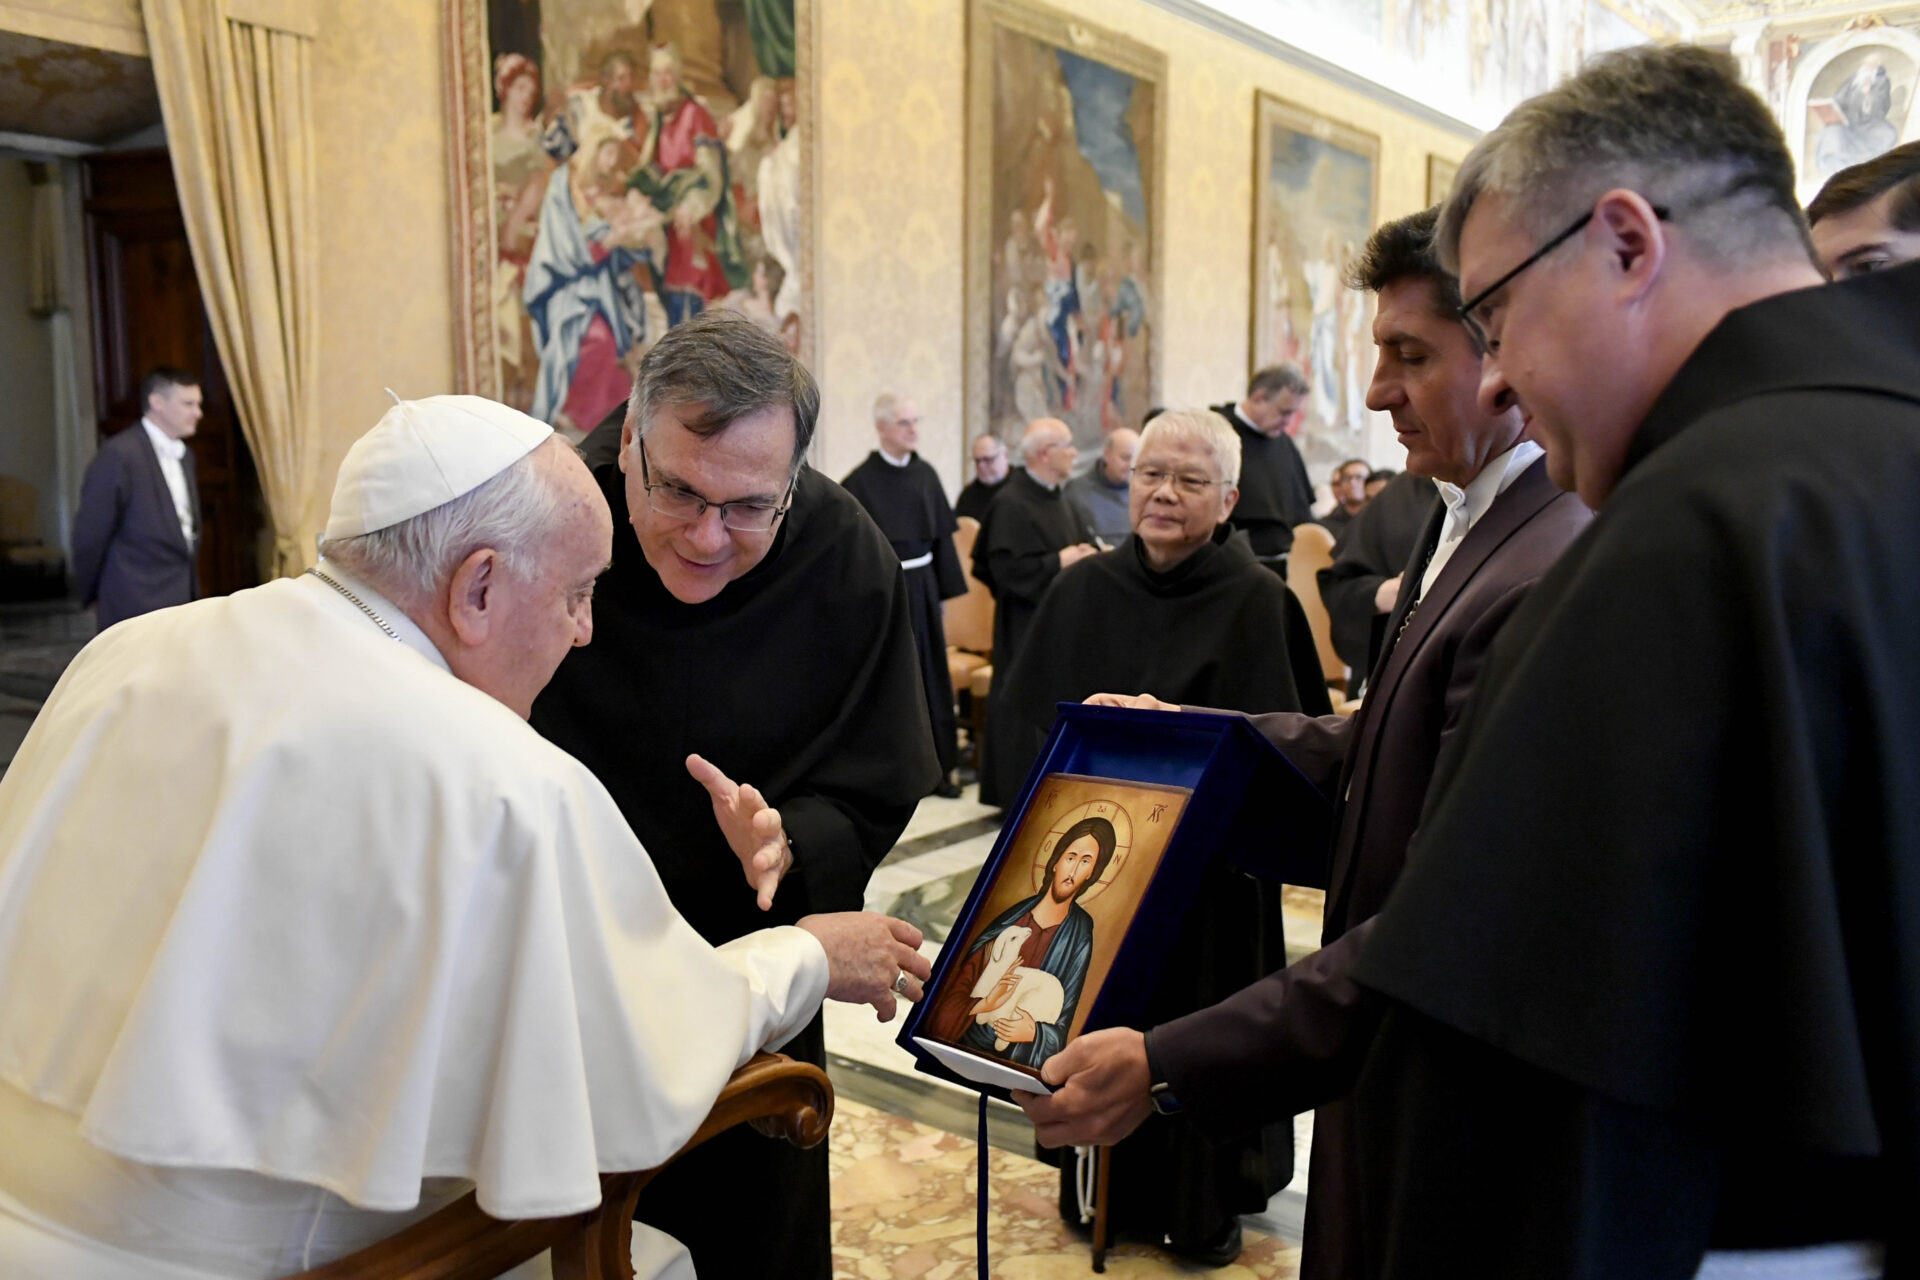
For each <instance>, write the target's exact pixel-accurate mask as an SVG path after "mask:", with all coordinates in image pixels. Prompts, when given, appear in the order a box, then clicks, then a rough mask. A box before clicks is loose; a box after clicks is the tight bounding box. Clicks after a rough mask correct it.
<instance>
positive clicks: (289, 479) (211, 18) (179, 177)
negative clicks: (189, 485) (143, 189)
mask: <svg viewBox="0 0 1920 1280" xmlns="http://www.w3.org/2000/svg"><path fill="white" fill-rule="evenodd" d="M141 9H142V13H143V16H144V18H145V22H146V28H147V45H148V49H149V51H150V53H151V54H152V58H153V76H154V80H155V81H156V82H157V83H158V85H159V87H160V109H161V113H162V114H163V116H164V117H165V119H166V126H167V145H168V148H169V149H170V151H171V152H172V157H173V174H174V182H175V184H176V185H177V186H178V187H179V189H180V209H181V212H182V213H183V214H184V215H185V218H186V224H187V242H188V243H189V244H190V245H191V246H192V249H193V263H194V271H195V274H196V275H197V276H198V278H199V281H200V292H201V295H202V296H203V298H204V299H205V302H206V308H207V315H208V317H209V318H210V320H211V322H212V328H213V335H214V341H215V343H216V344H217V345H218V347H219V349H220V359H221V362H222V363H223V364H224V365H225V366H226V371H227V380H228V382H229V383H230V384H231V386H232V388H233V397H234V403H235V405H236V407H237V408H238V409H239V412H240V425H241V429H242V430H243V431H244V432H245V433H246V438H247V444H248V446H249V447H251V448H252V450H253V459H254V464H255V467H256V469H257V470H258V471H259V475H260V488H261V490H262V492H263V494H264V496H265V498H266V503H267V514H268V517H269V519H270V520H271V522H272V524H273V560H272V565H271V568H272V571H273V573H274V574H275V575H276V576H282V575H290V574H296V573H299V572H301V571H302V570H303V569H305V568H306V567H307V566H308V565H310V564H312V563H313V561H314V558H315V551H314V532H315V531H314V530H313V529H310V528H307V527H304V524H305V521H306V509H307V506H308V499H309V497H310V496H311V494H312V493H313V490H314V487H315V483H316V479H317V477H316V475H315V472H316V470H317V469H318V465H319V461H318V460H319V443H320V442H319V422H318V417H319V413H318V409H317V405H318V396H317V391H318V388H317V386H316V383H315V370H316V367H317V359H316V356H317V351H318V342H317V332H316V328H317V324H318V317H319V300H318V296H317V290H318V283H319V281H318V274H319V264H318V257H317V254H316V252H315V247H314V237H315V234H316V232H317V226H316V215H315V185H314V146H313V118H312V106H311V101H312V99H311V92H310V87H309V83H310V71H311V66H312V59H313V49H312V46H313V39H312V37H313V35H314V31H313V27H312V22H311V17H312V14H311V10H310V9H309V8H308V6H307V5H305V4H303V3H300V2H299V0H269V2H263V0H145V2H144V3H143V4H142V5H141Z"/></svg>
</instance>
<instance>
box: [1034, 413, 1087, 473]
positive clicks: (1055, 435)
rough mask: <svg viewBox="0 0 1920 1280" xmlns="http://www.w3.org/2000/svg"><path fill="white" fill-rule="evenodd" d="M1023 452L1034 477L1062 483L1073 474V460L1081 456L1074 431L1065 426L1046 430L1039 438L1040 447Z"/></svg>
mask: <svg viewBox="0 0 1920 1280" xmlns="http://www.w3.org/2000/svg"><path fill="white" fill-rule="evenodd" d="M1023 452H1025V454H1026V459H1027V470H1028V471H1029V472H1030V473H1032V475H1033V478H1034V479H1036V480H1044V481H1045V482H1046V483H1048V484H1060V483H1062V482H1063V481H1065V480H1066V479H1067V477H1068V476H1071V475H1072V474H1073V461H1074V459H1075V458H1078V457H1079V456H1080V450H1079V449H1077V448H1075V447H1074V443H1073V433H1072V432H1071V431H1068V430H1067V429H1066V427H1065V426H1060V427H1057V428H1055V429H1053V430H1050V431H1048V432H1046V433H1045V434H1043V435H1042V436H1041V437H1040V438H1039V447H1038V448H1035V449H1027V450H1023Z"/></svg>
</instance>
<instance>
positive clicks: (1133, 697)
mask: <svg viewBox="0 0 1920 1280" xmlns="http://www.w3.org/2000/svg"><path fill="white" fill-rule="evenodd" d="M1087 705H1088V706H1090V707H1131V708H1133V709H1134V710H1135V711H1178V710H1179V709H1180V704H1179V703H1177V702H1162V701H1160V699H1158V698H1156V697H1154V696H1153V695H1152V694H1150V693H1096V694H1094V695H1093V696H1092V697H1091V698H1088V699H1087Z"/></svg>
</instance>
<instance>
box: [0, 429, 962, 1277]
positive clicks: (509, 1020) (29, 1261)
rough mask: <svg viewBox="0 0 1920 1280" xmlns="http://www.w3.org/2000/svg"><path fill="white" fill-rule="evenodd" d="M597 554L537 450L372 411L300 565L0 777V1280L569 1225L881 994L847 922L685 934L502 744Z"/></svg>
mask: <svg viewBox="0 0 1920 1280" xmlns="http://www.w3.org/2000/svg"><path fill="white" fill-rule="evenodd" d="M612 535H613V522H612V519H611V517H610V515H609V513H608V510H607V506H606V503H605V502H604V501H603V500H602V499H601V497H600V495H599V493H598V492H597V490H596V488H595V486H594V484H593V481H592V478H591V476H590V475H589V474H588V472H587V469H586V467H585V466H584V465H583V464H582V463H581V461H580V459H579V457H578V456H577V455H576V454H575V453H574V452H573V451H572V449H570V448H569V447H567V446H566V445H565V443H564V442H563V441H561V440H559V439H557V438H555V437H554V435H553V432H552V430H551V429H550V428H549V427H547V426H546V425H544V424H542V423H539V422H536V421H534V420H533V419H531V418H528V417H526V416H525V415H523V414H520V413H516V412H514V411H513V410H511V409H507V408H505V407H503V406H501V405H497V404H494V403H492V402H490V401H486V400H481V399H478V398H476V397H471V396H437V397H432V398H430V399H427V400H421V401H414V402H408V403H402V404H397V405H396V406H395V407H394V408H393V409H391V410H389V411H388V412H387V414H386V416H385V417H384V418H382V419H381V421H380V423H379V425H378V426H376V427H375V428H374V429H373V430H372V431H371V432H369V433H368V434H367V435H366V436H364V437H362V438H361V439H360V441H359V442H357V443H356V444H355V445H354V446H353V448H352V449H351V450H350V451H349V452H348V454H347V457H346V460H345V462H344V463H343V464H342V466H341V470H340V476H339V481H338V485H337V487H336V489H335V491H334V498H333V507H332V512H331V514H330V516H329V519H328V523H327V529H326V535H325V539H324V543H323V550H324V558H323V560H322V561H321V563H320V564H319V565H318V566H317V567H316V568H314V569H312V570H310V571H309V572H308V573H307V574H305V575H303V576H301V577H298V578H292V579H284V580H280V581H276V582H272V583H269V584H267V585H265V586H262V587H257V588H254V589H252V590H249V591H243V592H240V593H238V594H235V595H232V596H227V597H222V598H218V599H211V600H204V601H201V602H199V603H197V604H190V605H183V606H180V607H177V608H172V609H166V610H162V611H160V612H157V613H152V614H148V615H146V616H144V617H142V618H139V619H136V620H134V621H131V622H129V623H126V624H125V625H123V626H119V627H116V628H114V629H113V630H111V631H109V632H107V633H105V634H103V635H102V636H100V637H99V638H98V639H96V640H95V641H94V642H93V643H92V644H90V645H88V646H87V647H86V649H84V650H83V651H82V652H81V653H80V655H79V656H78V657H77V658H76V659H75V660H74V662H73V664H72V666H71V667H70V668H69V669H68V670H67V672H66V674H65V676H64V677H63V678H62V679H61V681H60V684H59V686H58V687H57V688H56V689H55V690H54V692H53V695H52V697H51V698H49V700H48V702H47V704H46V706H45V708H44V709H43V710H42V712H41V714H40V716H39V718H38V720H37V721H36V722H35V724H34V726H33V729H32V731H31V732H30V733H29V735H28V737H27V739H26V741H25V743H24V744H23V745H22V747H21V750H20V753H19V754H18V756H16V757H15V759H14V761H13V764H12V767H11V768H10V769H9V770H8V772H7V774H6V777H5V779H4V781H0V1132H4V1133H5V1134H6V1139H5V1141H4V1142H0V1274H5V1275H6V1276H7V1277H9V1280H53V1278H54V1277H74V1276H85V1277H89V1278H91V1280H123V1278H124V1280H133V1277H142V1278H147V1277H162V1278H164V1280H192V1278H196V1277H212V1276H220V1277H261V1278H265V1277H272V1276H279V1275H285V1274H287V1273H290V1272H296V1271H301V1270H305V1269H308V1268H310V1267H314V1266H318V1265H321V1264H324V1263H326V1262H329V1261H331V1260H333V1259H336V1258H338V1257H341V1256H343V1255H345V1254H348V1253H351V1252H353V1251H355V1250H357V1249H359V1248H362V1247H364V1246H366V1245H369V1244H371V1243H373V1242H375V1241H377V1240H379V1239H381V1238H383V1237H385V1236H388V1235H390V1234H392V1233H393V1232H395V1231H397V1230H399V1229H400V1228H402V1227H404V1226H406V1225H407V1224H409V1223H411V1222H413V1221H415V1220H417V1219H419V1218H421V1217H423V1216H425V1215H426V1214H428V1213H430V1212H432V1211H433V1210H435V1209H437V1208H439V1207H441V1206H442V1205H444V1204H446V1203H448V1202H450V1201H451V1200H453V1199H455V1198H457V1197H458V1196H460V1195H462V1194H464V1193H465V1192H466V1191H467V1190H469V1189H471V1190H474V1191H475V1192H476V1193H477V1198H478V1201H479V1205H480V1207H481V1208H482V1209H483V1210H485V1211H486V1212H488V1213H490V1214H492V1215H494V1216H495V1217H501V1218H523V1217H550V1216H555V1215H562V1214H569V1213H575V1212H580V1211H584V1210H587V1209H590V1208H592V1207H593V1206H594V1205H596V1204H597V1203H598V1202H599V1198H600V1183H599V1174H600V1173H602V1172H603V1171H614V1170H625V1169H644V1168H650V1167H653V1166H655V1165H658V1164H659V1163H661V1161H663V1160H664V1159H666V1158H667V1157H668V1156H670V1155H671V1154H672V1153H673V1152H674V1150H675V1149H676V1148H677V1147H679V1146H680V1145H681V1144H682V1143H683V1142H684V1141H685V1140H686V1139H687V1137H688V1136H689V1135H691V1134H692V1133H693V1131H694V1130H695V1128H696V1127H697V1126H698V1125H699V1124H700V1122H701V1121H702V1120H703V1119H704V1118H705V1116H706V1114H707V1112H708V1110H709V1109H710V1108H711V1106H712V1103H713V1100H714V1099H715V1097H716V1096H717V1095H718V1094H719V1091H720V1089H721V1087H722V1086H723V1085H724V1084H725V1082H726V1080H727V1077H728V1075H729V1074H730V1073H731V1072H732V1071H733V1070H734V1069H735V1068H736V1067H737V1066H738V1065H739V1064H740V1063H742V1062H744V1061H745V1060H746V1059H747V1058H748V1057H750V1056H751V1055H752V1054H754V1053H755V1052H757V1051H759V1050H760V1049H763V1048H772V1047H775V1046H778V1045H779V1044H781V1043H782V1042H783V1041H785V1040H786V1039H787V1038H788V1037H789V1036H791V1035H792V1034H793V1033H794V1032H795V1031H797V1030H798V1029H799V1028H800V1027H801V1026H803V1025H804V1024H805V1023H806V1022H807V1021H808V1020H809V1019H810V1018H812V1017H813V1016H814V1014H815V1012H816V1010H817V1008H818V1006H819V1003H820V1000H821V998H822V997H823V996H828V995H830V996H834V997H836V998H844V999H855V1000H863V1001H871V1002H873V1003H874V1004H875V1005H876V1007H877V1008H879V1009H880V1010H881V1012H882V1013H883V1015H890V1014H891V1012H892V1010H893V1007H894V999H893V991H896V990H897V991H901V992H902V993H903V994H906V995H909V996H915V995H917V986H916V983H917V977H907V978H904V979H903V978H901V977H897V976H896V975H901V974H903V973H907V972H910V973H911V974H913V975H918V976H924V975H925V973H926V967H925V963H924V961H922V960H921V959H920V957H919V956H918V954H917V952H916V950H915V947H916V946H917V944H918V943H919V941H920V935H919V932H918V931H917V930H915V929H914V928H913V927H912V926H910V925H907V924H904V923H902V922H900V921H893V920H888V919H886V918H885V917H881V916H875V915H868V914H849V915H841V916H816V917H810V918H808V919H803V920H800V921H799V922H798V926H797V927H790V928H780V929H768V930H765V931H762V932H760V933H756V934H753V935H750V936H748V937H746V938H742V939H740V940H739V941H738V942H735V943H732V944H729V945H727V946H724V947H719V948H716V947H713V946H710V945H709V944H707V943H706V942H704V941H703V940H702V939H701V938H700V937H699V935H698V934H696V933H695V932H694V931H693V929H692V928H690V927H689V926H688V925H687V923H686V922H685V921H684V920H683V919H681V917H680V916H679V914H678V913H677V912H676V911H675V910H674V909H673V907H672V905H671V904H670V903H669V902H668V899H667V896H666V893H665V891H664V890H663V889H662V887H661V882H660V877H659V876H658V874H657V873H656V872H655V870H654V867H653V864H652V862H651V861H650V860H649V858H648V857H647V855H646V853H645V851H643V850H642V849H641V847H640V845H639V843H638V842H637V841H636V840H635V838H634V836H633V834H632V831H631V830H630V828H629V827H628V825H627V822H626V820H625V819H624V818H623V817H622V816H621V814H620V811H619V809H618V808H617V807H616V806H615V804H614V802H613V800H612V798H611V797H610V796H609V795H608V794H607V792H606V791H605V789H604V788H602V787H601V786H600V785H599V783H597V782H596V781H595V780H594V778H593V776H592V775H591V774H590V773H589V772H588V771H587V770H586V769H585V768H584V767H583V766H582V765H580V764H579V763H578V762H576V761H575V760H573V759H572V758H571V757H569V756H568V755H566V754H565V753H564V752H562V751H560V750H559V749H558V748H556V747H554V746H552V745H551V744H549V743H548V742H546V741H545V740H544V739H542V738H541V737H540V736H539V735H538V734H536V733H535V732H534V731H533V730H532V729H531V728H530V727H529V726H528V724H527V722H526V719H525V717H526V715H527V711H528V707H529V706H530V704H531V703H532V701H533V699H534V696H535V695H536V694H537V693H538V692H539V691H540V688H541V686H542V685H543V684H544V683H545V682H546V680H547V678H548V676H550V675H551V674H552V672H553V669H554V667H555V665H556V664H557V663H558V662H559V661H560V658H561V657H562V656H563V655H564V654H565V653H566V652H567V651H568V649H569V648H570V647H572V646H575V645H583V644H585V643H587V641H588V640H589V639H590V638H591V634H592V625H593V624H592V597H593V588H594V580H595V579H596V578H597V577H598V576H599V575H600V573H601V571H602V570H603V569H604V568H605V567H606V564H607V561H608V558H609V555H610V554H611V541H612ZM643 730H644V726H636V731H643ZM740 820H741V821H742V822H743V824H745V825H746V826H748V827H751V828H752V829H753V830H754V831H755V832H757V833H758V835H759V836H761V837H762V838H767V839H770V838H771V837H772V836H773V835H774V834H775V832H774V830H773V828H774V826H775V825H777V824H775V823H774V822H772V821H771V819H770V818H769V817H768V816H767V814H766V813H764V812H753V813H744V812H743V813H742V815H741V818H740ZM896 982H898V983H899V986H897V987H895V986H893V984H894V983H896ZM634 1258H635V1263H636V1267H637V1270H638V1273H639V1274H640V1275H642V1276H655V1275H665V1274H672V1275H676V1276H682V1277H684V1276H688V1275H691V1268H690V1267H689V1266H688V1264H687V1260H686V1256H685V1253H684V1251H683V1250H681V1249H680V1248H679V1246H678V1245H677V1244H676V1243H675V1242H674V1241H673V1240H672V1239H671V1237H668V1236H665V1235H663V1234H662V1233H659V1232H655V1231H651V1230H648V1229H646V1228H644V1227H642V1228H638V1229H636V1231H635V1233H634ZM544 1269H545V1260H544V1259H535V1260H533V1261H532V1262H530V1263H528V1264H526V1267H525V1268H524V1269H523V1270H517V1271H516V1272H515V1273H514V1274H516V1275H537V1274H540V1273H541V1272H542V1271H543V1270H544Z"/></svg>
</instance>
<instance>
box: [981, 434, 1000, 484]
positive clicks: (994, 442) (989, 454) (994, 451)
mask: <svg viewBox="0 0 1920 1280" xmlns="http://www.w3.org/2000/svg"><path fill="white" fill-rule="evenodd" d="M973 474H974V476H975V478H977V479H978V480H979V481H980V483H982V484H999V483H1000V482H1001V481H1002V480H1005V479H1006V478H1007V446H1006V445H1004V444H1002V443H1001V442H1000V441H999V439H997V438H996V437H994V436H981V437H979V438H978V439H976V440H975V441H974V442H973Z"/></svg>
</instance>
